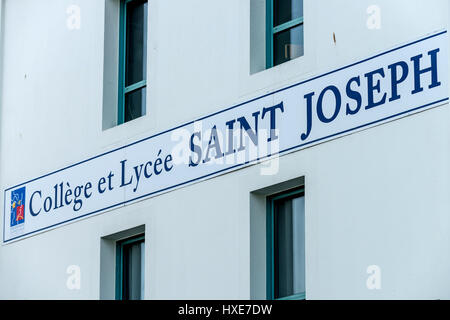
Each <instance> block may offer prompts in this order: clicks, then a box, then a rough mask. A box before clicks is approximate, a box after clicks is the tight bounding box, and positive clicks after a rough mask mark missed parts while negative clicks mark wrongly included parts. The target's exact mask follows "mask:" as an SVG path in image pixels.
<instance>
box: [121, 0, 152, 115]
mask: <svg viewBox="0 0 450 320" xmlns="http://www.w3.org/2000/svg"><path fill="white" fill-rule="evenodd" d="M147 20H148V3H147V0H122V2H121V8H120V41H119V48H120V54H119V61H120V62H119V100H118V104H119V108H118V121H117V122H118V124H122V123H124V122H127V121H131V120H133V119H136V118H139V117H141V116H143V115H145V112H146V95H147Z"/></svg>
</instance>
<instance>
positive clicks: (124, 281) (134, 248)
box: [116, 235, 145, 300]
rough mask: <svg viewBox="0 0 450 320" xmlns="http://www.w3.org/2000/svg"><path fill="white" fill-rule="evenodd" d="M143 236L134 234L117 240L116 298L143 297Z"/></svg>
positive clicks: (138, 298)
mask: <svg viewBox="0 0 450 320" xmlns="http://www.w3.org/2000/svg"><path fill="white" fill-rule="evenodd" d="M144 239H145V236H144V235H140V236H135V237H132V238H128V239H125V240H121V241H118V242H117V246H116V259H117V262H116V300H142V299H143V298H144V270H145V268H144V261H145V242H144Z"/></svg>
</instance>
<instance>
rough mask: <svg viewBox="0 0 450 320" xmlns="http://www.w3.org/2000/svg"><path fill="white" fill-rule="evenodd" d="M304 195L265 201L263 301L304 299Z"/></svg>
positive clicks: (290, 193)
mask: <svg viewBox="0 0 450 320" xmlns="http://www.w3.org/2000/svg"><path fill="white" fill-rule="evenodd" d="M305 298H306V285H305V193H304V188H303V187H302V188H299V189H295V190H290V191H288V192H284V193H281V194H277V195H274V196H271V197H269V198H268V199H267V299H270V300H273V299H286V300H287V299H298V300H300V299H305Z"/></svg>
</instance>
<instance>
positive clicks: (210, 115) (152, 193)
mask: <svg viewBox="0 0 450 320" xmlns="http://www.w3.org/2000/svg"><path fill="white" fill-rule="evenodd" d="M445 33H447V30H444V31H441V32H438V33H436V34H433V35H430V36H427V37H424V38H422V39H419V40H416V41H413V42H410V43H407V44H404V45H402V46H399V47H397V48H393V49H390V50H388V51H385V52H382V53H379V54H377V55H374V56H371V57H370V58H366V59H363V60H360V61H358V62H354V63H352V64H349V65H346V66H344V67H341V68H338V69H335V70H333V71H330V72H327V73H324V74H321V75H319V76H316V77H313V78H311V79H308V80H304V81H301V82H298V83H296V84H293V85H290V86H288V87H285V88H282V89H279V90H276V91H273V92H270V93H267V94H264V95H262V96H260V97H257V98H253V99H251V100H248V101H246V102H242V103H239V104H237V105H234V106H232V107H229V108H226V109H223V110H220V111H217V112H215V113H212V114H209V115H207V116H204V117H201V118H199V119H197V120H193V121H189V122H186V123H184V124H182V125H179V126H177V127H174V128H171V129H168V130H165V131H162V132H160V133H157V134H154V135H152V136H149V137H147V138H143V139H140V140H138V141H135V142H132V143H130V144H127V145H124V146H122V147H119V148H116V149H113V150H110V151H107V152H104V153H101V154H99V155H97V156H94V157H91V158H89V159H86V160H83V161H80V162H77V163H75V164H72V165H70V166H67V167H64V168H62V169H58V170H56V171H53V172H50V173H47V174H44V175H42V176H40V177H37V178H34V179H31V180H28V181H26V182H23V183H21V184H17V185H15V186H13V187H9V188H7V189H5V191H4V195H3V203H4V204H3V243H8V242H10V241H13V240H15V239H19V238H23V237H25V236H28V235H31V234H34V233H37V232H41V231H43V230H46V229H49V228H53V227H56V226H59V225H61V224H65V223H69V222H71V221H74V220H78V219H81V218H84V217H87V216H89V215H92V214H95V213H99V212H101V211H105V210H108V209H112V208H115V207H118V206H121V205H124V204H126V203H129V202H132V201H136V200H139V199H141V198H145V197H149V196H152V195H154V194H157V193H161V192H164V191H168V190H170V189H174V188H177V187H180V186H182V185H185V184H188V183H192V182H195V181H198V180H202V179H205V178H208V177H210V176H213V175H216V174H220V173H223V172H226V171H231V170H233V169H236V168H238V167H241V166H244V165H248V164H250V163H254V162H258V161H261V160H264V159H267V158H270V157H272V156H274V154H270V155H267V156H265V157H262V158H256V159H254V160H251V161H246V162H244V163H240V164H237V165H234V166H232V167H228V168H225V169H222V170H218V171H215V172H212V173H209V174H207V175H204V176H201V177H198V178H195V179H191V180H188V181H185V182H182V183H179V184H176V185H173V186H170V187H166V188H163V189H160V190H158V191H153V192H150V193H147V194H145V195H142V196H139V197H136V198H133V199H129V200H126V201H122V202H119V203H117V204H114V205H111V206H108V207H105V208H102V209H98V210H95V211H92V212H89V213H86V214H84V215H81V216H78V217H75V218H72V219H69V220H65V221H62V222H59V223H56V224H53V225H50V226H47V227H45V228H41V229H38V230H34V231H31V232H28V233H25V234H22V235H20V236H17V237H14V238H11V239H8V240H5V223H4V221H5V220H4V219H5V214H6V212H5V209H6V208H5V205H6V202H5V199H6V192H7V191H9V190H11V189H14V188H17V187H20V186H22V185H26V184H27V183H30V182H33V181H36V180H39V179H42V178H45V177H47V176H50V175H52V174H55V173H58V172H61V171H63V170H66V169H70V168H72V167H75V166H78V165H80V164H83V163H85V162H88V161H91V160H94V159H96V158H99V157H102V156H104V155H107V154H110V153H112V152H116V151H118V150H121V149H124V148H127V147H130V146H132V145H135V144H138V143H141V142H143V141H146V140H149V139H152V138H155V137H157V136H160V135H163V134H165V133H168V132H171V131H174V130H177V129H179V128H182V127H184V126H188V125H190V124H193V123H195V122H197V121H201V120H204V119H207V118H210V117H212V116H215V115H217V114H220V113H223V112H226V111H228V110H232V109H235V108H237V107H240V106H242V105H245V104H247V103H250V102H253V101H256V100H259V99H262V98H265V97H267V96H270V95H273V94H276V93H278V92H281V91H284V90H287V89H290V88H293V87H296V86H299V85H302V84H304V83H308V82H310V81H313V80H316V79H319V78H322V77H325V76H327V75H330V74H333V73H336V72H338V71H341V70H344V69H347V68H350V67H353V66H355V65H358V64H361V63H363V62H366V61H369V60H372V59H375V58H377V57H380V56H383V55H385V54H388V53H390V52H393V51H397V50H400V49H402V48H405V47H408V46H411V45H413V44H416V43H418V42H422V41H425V40H427V39H430V38H434V37H437V36H440V35H442V34H445ZM448 100H449V97H446V98H443V99H439V100H436V101H434V102H430V103H427V104H425V105H423V106H419V107H415V108H412V109H409V110H406V111H403V112H400V113H397V114H394V115H391V116H389V117H385V118H382V119H379V120H375V121H372V122H369V123H366V124H363V125H360V126H356V127H353V128H350V129H347V130H343V131H340V132H338V133H334V134H332V135H328V136H326V137H322V138H319V139H316V140H313V141H309V142H307V143H303V144H299V145H296V146H293V147H290V148H287V149H284V150H282V151H280V152H278V153H277V154H278V155H282V154H285V153H287V152H289V151H292V150H294V149H298V148H301V147H305V146H307V145H310V144H313V143H317V142H320V141H322V140H326V139H330V138H332V137H335V136H338V135H341V134H345V133H348V132H351V131H354V130H358V129H361V128H364V127H367V126H371V125H374V124H376V123H379V122H383V121H386V120H389V119H391V118H395V117H398V116H401V115H404V114H407V113H409V112H413V111H417V110H420V109H423V108H426V107H429V106H431V105H433V104H438V103H441V102H444V101H448Z"/></svg>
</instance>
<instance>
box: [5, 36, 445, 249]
mask: <svg viewBox="0 0 450 320" xmlns="http://www.w3.org/2000/svg"><path fill="white" fill-rule="evenodd" d="M448 62H449V53H448V34H447V31H441V32H437V33H434V34H432V35H429V36H427V37H424V38H421V39H419V40H416V41H413V42H410V43H407V44H404V45H401V46H398V47H396V48H393V49H391V50H388V51H385V52H382V53H380V54H377V55H374V56H372V57H368V58H367V59H364V60H361V61H357V62H355V63H352V64H350V65H347V66H344V67H341V68H339V69H336V70H333V71H330V72H328V73H325V74H322V75H319V76H316V77H313V78H311V79H308V80H305V81H302V82H300V83H296V84H294V85H291V86H289V87H286V88H283V89H280V90H277V91H274V92H272V93H268V94H265V95H263V96H261V97H257V98H255V99H252V100H250V101H247V102H244V103H240V104H238V105H235V106H232V107H229V108H227V109H224V110H221V111H219V112H216V113H214V114H211V115H208V116H205V117H203V118H200V119H198V120H196V121H191V122H189V123H185V124H183V125H180V126H178V127H176V128H172V129H170V130H167V131H164V132H161V133H158V134H155V135H152V136H150V137H148V138H145V139H142V140H139V141H136V142H134V143H131V144H129V145H126V146H123V147H120V148H117V149H114V150H111V151H109V152H106V153H103V154H100V155H97V156H95V157H92V158H90V159H87V160H84V161H81V162H79V163H76V164H73V165H71V166H68V167H66V168H62V169H60V170H57V171H54V172H51V173H48V174H45V175H43V176H41V177H37V178H34V179H31V180H29V181H27V182H24V183H21V184H17V185H15V186H13V187H9V188H7V189H6V190H5V191H4V211H3V212H4V214H3V243H8V242H11V241H13V240H18V239H21V238H23V237H26V236H30V235H33V234H36V233H39V232H43V231H45V230H48V229H51V228H55V227H57V226H60V225H63V224H67V223H69V222H72V221H75V220H78V219H81V218H85V217H88V216H92V215H94V214H99V213H102V212H105V211H108V210H110V209H112V208H117V207H120V206H124V205H127V204H129V203H131V202H134V201H138V200H142V199H145V198H149V197H151V196H155V195H158V194H161V193H164V192H168V191H170V190H173V189H175V188H179V187H181V186H185V185H188V184H190V183H193V182H196V181H201V180H203V179H208V178H211V177H213V176H217V175H219V174H223V173H225V172H230V171H232V170H236V169H238V168H242V167H244V166H247V165H250V164H254V163H257V162H259V161H266V160H267V161H269V162H270V161H274V159H277V157H278V156H280V155H283V154H286V153H289V152H294V151H297V150H300V149H303V148H305V147H308V146H312V145H314V144H318V143H320V142H324V141H327V140H330V139H334V138H337V137H339V136H343V135H346V134H349V133H352V132H355V131H358V130H362V129H366V128H369V127H371V126H375V125H379V124H381V123H385V122H388V121H392V120H395V119H398V118H400V117H404V116H407V115H410V114H413V113H416V112H420V111H423V110H426V109H429V108H432V107H436V106H439V105H444V104H447V105H448V99H449V97H448V89H449V82H448V72H449V65H448Z"/></svg>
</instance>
